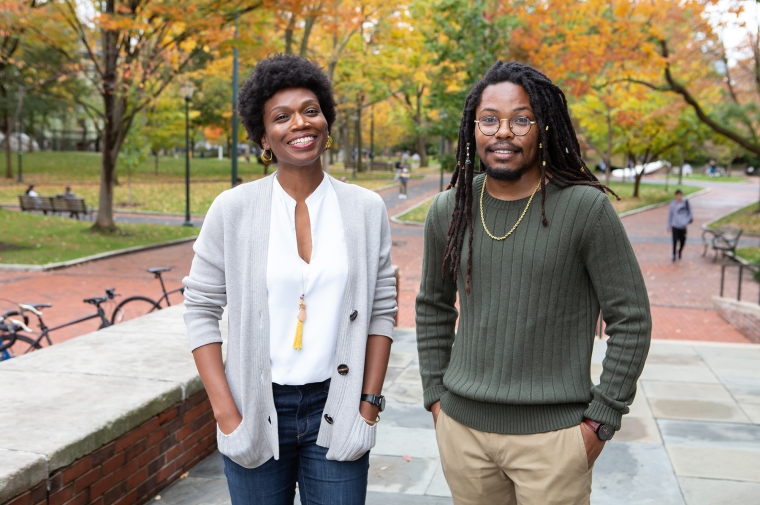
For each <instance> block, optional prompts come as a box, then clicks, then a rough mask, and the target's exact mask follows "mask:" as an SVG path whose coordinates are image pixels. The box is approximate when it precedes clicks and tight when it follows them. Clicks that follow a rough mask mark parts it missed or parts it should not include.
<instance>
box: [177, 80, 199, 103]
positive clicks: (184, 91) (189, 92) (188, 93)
mask: <svg viewBox="0 0 760 505" xmlns="http://www.w3.org/2000/svg"><path fill="white" fill-rule="evenodd" d="M193 91H195V90H194V89H193V85H192V84H191V83H189V82H186V83H185V84H183V85H182V87H181V88H179V93H180V94H181V95H182V98H184V99H185V100H190V99H191V98H192V97H193Z"/></svg>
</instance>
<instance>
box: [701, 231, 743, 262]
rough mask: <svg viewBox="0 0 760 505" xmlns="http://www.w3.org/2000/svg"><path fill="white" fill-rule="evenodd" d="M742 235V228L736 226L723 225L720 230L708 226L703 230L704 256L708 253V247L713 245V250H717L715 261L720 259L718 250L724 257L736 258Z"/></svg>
mask: <svg viewBox="0 0 760 505" xmlns="http://www.w3.org/2000/svg"><path fill="white" fill-rule="evenodd" d="M741 236H742V229H741V228H739V227H736V226H723V227H722V228H720V229H719V230H713V229H710V228H706V229H705V230H704V231H703V232H702V244H703V245H704V251H702V256H705V255H706V254H707V248H708V247H712V250H713V251H715V256H714V257H713V262H715V261H716V260H717V259H718V252H720V254H721V256H723V257H725V256H728V257H730V258H735V257H736V246H737V245H738V244H739V239H740V238H741Z"/></svg>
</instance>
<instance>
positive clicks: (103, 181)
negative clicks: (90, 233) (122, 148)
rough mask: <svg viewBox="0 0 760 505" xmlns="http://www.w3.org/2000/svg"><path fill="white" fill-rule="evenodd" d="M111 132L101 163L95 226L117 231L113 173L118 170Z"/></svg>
mask: <svg viewBox="0 0 760 505" xmlns="http://www.w3.org/2000/svg"><path fill="white" fill-rule="evenodd" d="M106 121H107V120H106ZM110 139H112V135H110V132H109V133H107V134H106V136H105V146H104V148H103V160H102V163H101V165H100V199H99V201H98V219H97V220H96V221H95V224H94V225H93V228H94V229H96V230H100V231H106V232H113V231H116V225H115V224H114V222H113V182H114V181H113V175H114V171H115V170H116V156H117V153H116V151H115V146H114V145H113V143H112V142H111V141H110Z"/></svg>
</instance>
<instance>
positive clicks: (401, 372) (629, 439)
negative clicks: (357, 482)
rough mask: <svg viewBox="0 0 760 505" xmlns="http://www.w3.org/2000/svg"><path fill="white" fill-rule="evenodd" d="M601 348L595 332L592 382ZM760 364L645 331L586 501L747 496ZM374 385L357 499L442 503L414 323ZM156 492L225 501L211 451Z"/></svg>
mask: <svg viewBox="0 0 760 505" xmlns="http://www.w3.org/2000/svg"><path fill="white" fill-rule="evenodd" d="M605 348H606V345H605V343H604V342H603V341H599V340H597V341H596V342H595V346H594V355H593V358H592V375H593V377H594V378H595V381H597V380H598V376H599V374H600V373H601V363H602V358H603V356H604V351H605ZM759 371H760V346H754V345H750V344H721V343H718V344H715V343H700V342H669V341H664V340H661V341H656V342H654V343H653V345H652V350H651V352H650V354H649V359H648V360H647V365H646V367H645V369H644V374H643V376H642V378H641V380H640V381H639V388H638V393H637V395H636V401H635V402H634V404H633V406H632V408H631V413H630V414H629V415H627V416H625V417H624V418H623V428H622V430H621V431H619V432H618V433H617V434H616V435H615V438H614V439H613V440H612V441H611V442H610V443H608V444H607V446H606V447H605V449H604V451H603V452H602V455H601V456H600V458H599V460H598V461H597V462H596V465H595V469H596V471H595V473H594V479H593V492H592V494H591V503H592V504H593V505H619V504H621V503H625V504H627V505H644V504H658V505H659V504H667V505H724V504H725V505H733V504H736V503H741V504H749V503H757V497H758V495H760V472H758V470H757V469H758V468H759V467H760V426H758V424H760V372H759ZM383 392H384V393H385V395H386V397H387V407H386V411H385V413H384V414H383V415H382V420H381V422H380V424H378V433H377V445H376V446H375V448H374V449H373V450H372V453H371V456H370V474H369V493H368V496H367V503H368V504H369V505H387V504H393V505H405V504H427V505H444V504H451V503H452V501H451V498H450V492H449V490H448V486H447V485H446V481H445V479H444V476H443V472H442V470H441V464H440V460H439V456H438V447H437V444H436V441H435V431H434V428H433V423H432V417H431V415H430V414H429V413H428V412H426V411H425V410H424V409H423V408H422V384H421V381H420V376H419V367H418V361H417V353H416V345H415V336H414V330H413V329H406V330H398V331H397V333H396V337H395V340H394V343H393V352H392V354H391V364H390V368H389V369H388V376H387V379H386V382H385V385H384V387H383ZM405 457H409V458H410V460H409V461H407V460H406V459H405ZM409 458H407V459H409ZM161 503H162V504H163V505H226V504H229V503H230V499H229V494H228V492H227V483H226V480H225V478H224V472H223V463H222V459H221V456H220V455H219V453H218V452H217V453H215V454H213V455H212V456H210V457H209V458H207V459H206V460H205V461H203V462H202V463H200V464H199V465H198V466H196V467H195V468H194V469H192V470H191V471H190V472H189V476H188V477H187V478H185V479H183V480H181V481H178V482H176V483H175V484H173V485H172V486H170V487H169V488H167V489H166V490H164V491H163V492H162V493H161ZM295 503H296V504H300V500H299V499H298V497H296V500H295Z"/></svg>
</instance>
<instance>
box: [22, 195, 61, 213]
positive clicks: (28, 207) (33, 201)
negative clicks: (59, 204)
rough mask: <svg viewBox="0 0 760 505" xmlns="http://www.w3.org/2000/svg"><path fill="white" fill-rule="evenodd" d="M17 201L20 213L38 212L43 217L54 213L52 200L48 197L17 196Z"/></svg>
mask: <svg viewBox="0 0 760 505" xmlns="http://www.w3.org/2000/svg"><path fill="white" fill-rule="evenodd" d="M18 201H19V205H20V206H21V210H22V211H33V210H38V211H41V212H42V213H43V214H45V215H47V213H48V212H50V213H51V214H52V213H53V212H55V211H54V209H53V198H52V197H49V196H29V195H19V196H18Z"/></svg>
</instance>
